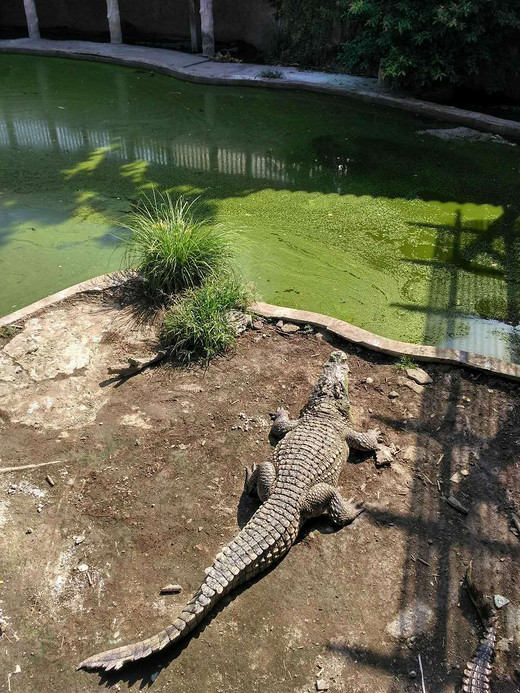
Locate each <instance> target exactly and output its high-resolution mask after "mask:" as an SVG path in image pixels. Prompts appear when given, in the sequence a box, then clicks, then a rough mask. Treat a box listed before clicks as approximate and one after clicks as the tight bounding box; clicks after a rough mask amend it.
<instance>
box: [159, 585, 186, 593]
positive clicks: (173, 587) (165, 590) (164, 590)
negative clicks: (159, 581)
mask: <svg viewBox="0 0 520 693" xmlns="http://www.w3.org/2000/svg"><path fill="white" fill-rule="evenodd" d="M179 592H182V587H181V586H180V585H166V587H163V588H162V590H161V594H179Z"/></svg>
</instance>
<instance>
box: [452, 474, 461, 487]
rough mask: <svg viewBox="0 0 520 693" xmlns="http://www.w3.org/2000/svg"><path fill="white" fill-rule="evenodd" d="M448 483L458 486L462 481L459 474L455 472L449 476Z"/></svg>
mask: <svg viewBox="0 0 520 693" xmlns="http://www.w3.org/2000/svg"><path fill="white" fill-rule="evenodd" d="M450 481H452V482H453V483H454V484H460V482H461V481H462V477H461V475H460V472H455V474H453V475H452V476H450Z"/></svg>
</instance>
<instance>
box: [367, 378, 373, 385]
mask: <svg viewBox="0 0 520 693" xmlns="http://www.w3.org/2000/svg"><path fill="white" fill-rule="evenodd" d="M373 382H374V378H370V377H368V378H365V383H366V384H367V385H372V383H373Z"/></svg>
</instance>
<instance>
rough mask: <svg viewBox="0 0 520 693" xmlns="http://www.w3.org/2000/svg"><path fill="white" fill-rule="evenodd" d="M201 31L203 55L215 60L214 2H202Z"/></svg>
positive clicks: (203, 0) (204, 0) (210, 0)
mask: <svg viewBox="0 0 520 693" xmlns="http://www.w3.org/2000/svg"><path fill="white" fill-rule="evenodd" d="M200 29H201V33H202V54H203V55H206V56H207V57H208V58H214V57H215V35H214V31H213V0H200Z"/></svg>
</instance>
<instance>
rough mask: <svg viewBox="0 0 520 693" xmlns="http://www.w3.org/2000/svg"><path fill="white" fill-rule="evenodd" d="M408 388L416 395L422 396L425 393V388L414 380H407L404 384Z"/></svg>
mask: <svg viewBox="0 0 520 693" xmlns="http://www.w3.org/2000/svg"><path fill="white" fill-rule="evenodd" d="M403 384H404V385H405V386H406V387H407V388H409V389H410V390H412V391H413V392H415V394H416V395H422V393H423V392H424V386H423V385H419V383H415V382H414V381H413V380H405V382H404V383H403Z"/></svg>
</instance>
